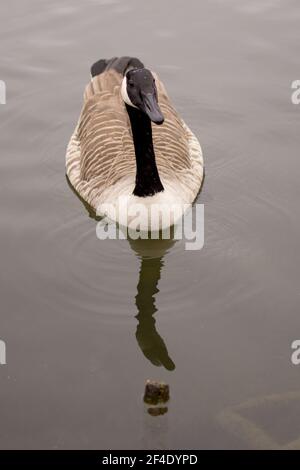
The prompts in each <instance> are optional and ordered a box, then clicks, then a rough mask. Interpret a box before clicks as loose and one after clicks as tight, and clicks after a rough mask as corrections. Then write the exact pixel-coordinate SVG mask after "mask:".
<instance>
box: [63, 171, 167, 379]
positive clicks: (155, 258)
mask: <svg viewBox="0 0 300 470" xmlns="http://www.w3.org/2000/svg"><path fill="white" fill-rule="evenodd" d="M66 178H67V183H68V184H69V186H70V188H71V189H72V191H73V192H74V194H76V196H77V197H78V198H79V199H80V200H81V202H82V203H83V205H84V206H85V208H86V210H87V211H88V213H89V216H90V217H91V218H92V219H94V220H96V221H99V220H101V217H99V216H97V215H96V213H95V211H94V210H93V208H92V207H91V206H89V204H88V203H86V202H85V201H84V200H83V199H82V198H81V196H80V195H79V194H78V193H77V192H76V191H75V189H74V188H73V187H72V185H71V184H70V182H69V180H68V177H66ZM171 233H172V231H171ZM128 241H129V244H130V247H131V248H132V250H133V251H134V252H135V253H136V254H137V256H138V257H139V259H140V260H141V265H140V271H139V281H138V284H137V294H136V296H135V305H136V307H137V310H138V314H137V315H136V318H137V320H138V325H137V329H136V339H137V342H138V344H139V346H140V348H141V350H142V351H143V354H144V355H145V357H146V358H147V359H149V361H150V362H152V364H154V365H156V366H161V365H163V366H164V367H165V368H166V369H167V370H174V369H175V364H174V363H173V361H172V359H171V358H170V357H169V354H168V350H167V348H166V345H165V343H164V340H163V339H162V338H161V336H160V335H159V334H158V332H157V331H156V328H155V318H154V314H155V313H156V312H157V308H156V306H155V296H156V294H157V293H158V292H159V289H158V287H157V286H158V282H159V280H160V276H161V268H162V267H163V265H164V261H163V258H164V255H165V254H166V253H167V252H168V251H169V250H170V249H171V248H172V247H173V245H174V244H175V242H176V240H174V239H172V238H171V237H170V239H169V240H142V239H138V240H133V239H130V238H129V239H128Z"/></svg>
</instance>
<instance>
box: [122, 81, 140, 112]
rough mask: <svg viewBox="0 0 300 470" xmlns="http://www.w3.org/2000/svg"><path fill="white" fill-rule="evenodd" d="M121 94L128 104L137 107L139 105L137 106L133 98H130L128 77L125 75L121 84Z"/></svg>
mask: <svg viewBox="0 0 300 470" xmlns="http://www.w3.org/2000/svg"><path fill="white" fill-rule="evenodd" d="M121 95H122V98H123V101H124V102H125V103H126V104H128V106H132V107H133V108H136V107H137V106H135V105H134V104H133V103H132V101H131V99H130V98H129V96H128V93H127V78H126V77H124V78H123V81H122V85H121Z"/></svg>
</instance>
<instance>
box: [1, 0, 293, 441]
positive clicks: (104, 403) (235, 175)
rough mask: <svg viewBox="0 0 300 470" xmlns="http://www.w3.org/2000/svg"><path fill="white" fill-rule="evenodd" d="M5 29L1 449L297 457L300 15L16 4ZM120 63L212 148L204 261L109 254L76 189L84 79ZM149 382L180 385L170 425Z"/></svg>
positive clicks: (5, 9)
mask: <svg viewBox="0 0 300 470" xmlns="http://www.w3.org/2000/svg"><path fill="white" fill-rule="evenodd" d="M0 17H1V30H0V79H1V80H4V81H5V82H6V86H7V103H6V105H0V145H1V147H0V148H1V158H0V205H1V222H0V223H1V231H0V239H1V271H0V276H1V297H0V300H1V317H0V318H1V323H0V339H2V340H4V341H5V343H6V347H7V365H1V366H0V404H1V406H0V447H1V448H9V449H13V448H22V449H31V448H47V449H55V448H58V449H66V448H100V449H104V448H110V449H116V448H121V449H127V448H135V449H139V448H149V449H151V448H161V449H164V448H175V449H176V448H206V449H211V448H226V449H230V448H236V449H238V448H259V447H263V448H266V447H268V446H269V447H277V446H286V445H289V443H291V442H293V441H295V440H296V439H297V438H298V439H299V434H300V429H299V424H298V423H299V419H295V417H296V416H299V415H298V413H299V400H300V375H299V374H300V366H298V367H297V366H294V365H293V364H292V363H291V359H290V357H291V353H292V350H291V342H292V341H293V340H295V339H299V338H300V322H299V301H300V291H299V277H300V259H299V247H298V245H299V231H300V218H299V212H300V211H299V181H300V155H299V143H300V133H299V121H300V105H299V106H296V105H293V104H292V103H291V82H292V81H293V80H296V79H300V70H299V43H300V27H299V26H300V5H299V2H298V1H297V0H226V1H225V0H223V1H222V0H202V1H201V2H199V1H196V0H189V1H187V2H182V1H179V0H172V1H171V0H165V1H164V2H161V1H158V0H152V1H151V2H146V1H142V2H141V1H138V0H127V1H121V0H102V1H101V0H85V1H83V0H72V1H71V0H64V1H58V0H53V1H51V2H49V1H46V0H26V1H21V0H10V1H9V2H5V4H4V2H2V3H1V6H0ZM116 55H117V56H118V55H134V56H137V57H139V58H140V59H141V60H142V61H143V62H144V63H145V64H146V65H147V66H148V67H149V68H152V69H153V70H155V71H157V73H158V74H159V75H160V77H161V79H162V80H163V81H164V83H165V85H166V87H167V90H168V92H169V94H170V96H171V98H172V100H173V102H174V104H175V105H176V107H177V109H178V110H179V112H180V113H181V115H182V117H183V118H184V120H185V121H186V122H187V123H188V125H189V126H190V127H191V129H192V130H193V131H194V133H195V134H196V135H197V136H198V138H199V139H200V142H201V144H202V147H203V152H204V158H205V168H206V178H205V182H204V186H203V190H202V192H201V194H200V195H199V198H198V202H199V203H203V204H204V205H205V245H204V248H203V249H202V250H201V251H197V252H190V251H186V250H185V249H184V243H183V242H180V241H178V242H173V241H169V242H164V243H161V242H159V241H158V242H156V243H154V244H152V245H150V246H149V245H148V246H144V245H143V244H141V243H138V242H131V243H129V242H128V241H126V240H125V241H114V240H111V241H99V240H98V239H97V237H96V224H97V222H96V221H95V220H94V219H92V218H91V217H89V214H88V212H87V211H86V209H85V208H84V206H83V205H82V203H81V202H80V201H79V200H78V198H77V197H76V196H75V195H74V193H73V192H72V191H71V189H70V187H69V186H68V184H67V181H66V178H65V168H64V165H65V149H66V145H67V143H68V140H69V138H70V135H71V133H72V131H73V129H74V126H75V124H76V121H77V119H78V116H79V112H80V108H81V103H82V94H83V89H84V86H85V85H86V83H87V81H88V80H89V68H90V66H91V64H92V63H93V62H94V61H95V60H97V59H100V58H109V57H112V56H116ZM148 378H151V379H159V380H164V381H166V382H168V383H169V384H170V390H171V400H170V402H169V404H168V412H167V413H165V414H164V415H163V416H160V417H153V416H150V415H149V414H148V413H147V409H146V408H145V406H144V404H143V401H142V395H143V389H144V383H145V381H146V379H148ZM297 410H298V412H297ZM295 446H297V444H295ZM298 447H299V446H298Z"/></svg>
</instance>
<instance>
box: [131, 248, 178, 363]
mask: <svg viewBox="0 0 300 470" xmlns="http://www.w3.org/2000/svg"><path fill="white" fill-rule="evenodd" d="M129 243H130V245H131V248H132V249H133V250H134V251H135V252H136V253H137V255H138V256H139V258H140V260H141V265H140V272H139V281H138V284H137V294H136V296H135V305H136V307H137V310H138V314H137V315H136V318H137V320H138V325H137V329H136V339H137V342H138V344H139V346H140V348H141V350H142V351H143V353H144V355H145V357H146V358H147V359H149V361H150V362H152V364H154V365H155V366H161V365H163V366H164V367H165V368H166V369H167V370H174V369H175V364H174V363H173V361H172V359H171V358H170V357H169V354H168V350H167V348H166V345H165V343H164V340H163V339H162V338H161V336H160V335H159V334H158V332H157V331H156V327H155V317H154V314H155V313H156V312H157V307H156V305H155V299H156V294H157V293H158V292H159V289H158V282H159V280H160V276H161V269H162V267H163V265H164V261H163V258H164V254H165V253H166V252H167V251H168V249H170V248H171V247H172V246H173V245H174V243H175V240H141V239H139V240H129Z"/></svg>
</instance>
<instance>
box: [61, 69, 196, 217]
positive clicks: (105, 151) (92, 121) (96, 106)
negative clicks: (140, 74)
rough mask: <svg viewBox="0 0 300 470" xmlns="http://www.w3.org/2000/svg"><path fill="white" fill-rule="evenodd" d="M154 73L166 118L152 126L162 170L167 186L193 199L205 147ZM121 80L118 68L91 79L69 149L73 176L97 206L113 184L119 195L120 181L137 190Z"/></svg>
mask: <svg viewBox="0 0 300 470" xmlns="http://www.w3.org/2000/svg"><path fill="white" fill-rule="evenodd" d="M152 73H153V72H152ZM153 76H154V77H155V79H156V86H157V90H158V102H159V105H160V108H161V110H162V113H163V115H164V117H165V121H164V124H163V125H161V126H156V125H155V124H154V125H152V132H153V144H154V151H155V157H156V163H157V168H158V171H159V175H160V178H161V181H162V183H163V185H164V186H165V188H171V189H173V190H174V191H175V192H176V194H177V195H179V197H180V198H181V200H182V202H183V203H186V204H191V203H192V202H193V201H194V199H195V197H196V196H197V193H198V191H199V188H200V186H201V182H202V179H203V157H202V151H201V147H200V144H199V142H198V140H197V139H196V137H195V136H194V134H193V133H192V132H191V131H190V129H189V128H188V127H187V126H186V124H185V123H184V122H183V120H182V119H181V118H180V117H179V115H178V113H177V112H176V110H175V108H174V107H173V105H172V103H171V101H170V99H169V97H168V95H167V92H166V90H165V87H164V85H163V83H162V82H161V81H160V80H159V78H158V77H157V75H156V74H155V73H153ZM122 79H123V77H122V75H121V74H119V73H117V72H116V71H115V70H113V69H112V70H107V71H105V72H104V73H102V74H100V75H98V76H95V77H93V78H92V80H91V81H90V83H89V84H88V85H87V87H86V89H85V92H84V103H83V108H82V111H81V114H80V117H79V121H78V124H77V126H76V128H75V131H74V133H73V135H72V137H71V139H70V142H69V145H68V148H67V153H66V171H67V175H68V177H69V180H70V182H71V184H72V186H73V187H74V188H75V190H76V191H77V192H78V194H79V195H80V196H81V197H82V198H83V199H84V200H85V201H86V202H87V203H88V204H90V205H91V206H92V207H93V208H94V209H95V210H97V208H98V206H99V204H101V203H103V202H105V195H107V194H111V193H112V190H114V188H115V189H116V196H117V192H118V185H120V187H121V186H122V184H123V182H126V185H127V186H126V187H127V189H126V190H127V191H128V193H129V194H131V193H132V191H133V189H134V184H135V172H136V161H135V151H134V145H133V138H132V132H131V125H130V120H129V116H128V113H127V111H126V107H125V104H124V102H123V99H122V97H121V92H120V87H121V83H122ZM124 184H125V183H124ZM124 184H123V186H124ZM143 199H144V198H143ZM145 199H149V197H148V198H145Z"/></svg>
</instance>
